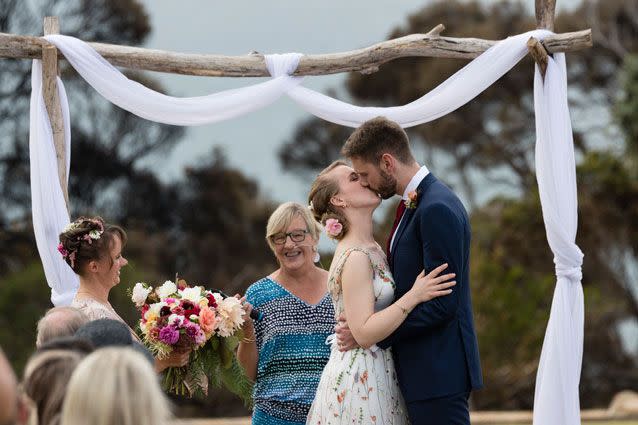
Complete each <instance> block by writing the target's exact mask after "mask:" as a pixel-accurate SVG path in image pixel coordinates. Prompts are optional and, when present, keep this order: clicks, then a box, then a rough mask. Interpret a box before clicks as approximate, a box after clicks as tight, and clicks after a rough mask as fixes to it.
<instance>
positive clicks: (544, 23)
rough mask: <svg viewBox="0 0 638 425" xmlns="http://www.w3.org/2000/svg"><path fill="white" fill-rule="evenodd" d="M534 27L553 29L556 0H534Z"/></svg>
mask: <svg viewBox="0 0 638 425" xmlns="http://www.w3.org/2000/svg"><path fill="white" fill-rule="evenodd" d="M535 6H536V7H535V9H536V24H537V25H536V28H543V29H546V30H550V31H554V15H555V13H556V0H536V3H535Z"/></svg>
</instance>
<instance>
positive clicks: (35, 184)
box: [29, 60, 80, 305]
mask: <svg viewBox="0 0 638 425" xmlns="http://www.w3.org/2000/svg"><path fill="white" fill-rule="evenodd" d="M57 81H58V95H59V97H60V103H61V105H62V116H63V119H64V142H65V148H66V149H65V150H66V158H67V161H66V175H67V182H68V176H69V168H70V164H71V124H70V120H69V103H68V101H67V98H66V92H65V91H64V84H62V80H61V79H60V78H58V79H57ZM29 156H30V158H31V165H30V173H31V215H32V219H33V231H34V233H35V241H36V245H37V247H38V252H39V253H40V258H41V260H42V266H43V267H44V274H45V276H46V279H47V282H48V284H49V286H50V287H51V301H52V302H53V304H54V305H69V304H71V301H72V300H73V296H74V295H75V291H76V290H77V288H78V286H79V284H80V282H79V280H78V277H77V275H76V274H75V273H73V270H71V267H69V266H68V265H67V264H66V263H65V262H64V260H62V256H61V255H60V253H59V252H58V249H57V246H58V235H59V234H60V232H61V231H62V229H64V228H65V227H66V225H67V224H69V212H68V211H67V208H66V203H65V201H64V194H63V193H62V188H61V187H60V184H59V181H60V180H59V179H60V178H59V177H58V163H57V159H56V153H55V146H54V144H53V132H52V130H51V123H50V122H49V116H48V115H47V110H46V106H45V104H44V97H43V96H42V63H41V61H39V60H34V61H33V67H32V72H31V104H30V123H29Z"/></svg>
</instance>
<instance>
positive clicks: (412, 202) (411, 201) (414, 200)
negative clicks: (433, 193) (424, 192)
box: [403, 190, 419, 210]
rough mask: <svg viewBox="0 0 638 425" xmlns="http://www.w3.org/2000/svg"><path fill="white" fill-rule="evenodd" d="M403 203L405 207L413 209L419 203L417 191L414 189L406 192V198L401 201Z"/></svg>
mask: <svg viewBox="0 0 638 425" xmlns="http://www.w3.org/2000/svg"><path fill="white" fill-rule="evenodd" d="M403 202H404V203H405V207H406V208H408V209H410V210H413V209H415V208H416V206H417V204H418V203H419V192H418V191H416V190H413V191H411V192H408V199H406V200H404V201H403Z"/></svg>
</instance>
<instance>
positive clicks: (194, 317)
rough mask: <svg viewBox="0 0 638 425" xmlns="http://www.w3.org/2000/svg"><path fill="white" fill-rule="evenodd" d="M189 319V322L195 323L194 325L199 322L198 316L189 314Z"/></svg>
mask: <svg viewBox="0 0 638 425" xmlns="http://www.w3.org/2000/svg"><path fill="white" fill-rule="evenodd" d="M189 319H191V322H195V323H197V322H199V316H198V315H196V314H191V316H190V317H189Z"/></svg>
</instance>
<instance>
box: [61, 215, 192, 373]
mask: <svg viewBox="0 0 638 425" xmlns="http://www.w3.org/2000/svg"><path fill="white" fill-rule="evenodd" d="M126 240H127V237H126V232H124V230H123V229H122V228H121V227H119V226H115V225H112V224H107V223H105V222H104V220H102V218H101V217H93V218H86V217H80V218H78V219H77V220H75V221H74V222H73V223H71V224H69V225H68V226H67V227H66V229H64V231H63V232H62V233H61V234H60V244H59V245H58V251H59V252H60V254H62V257H63V258H64V260H65V261H66V263H67V264H68V265H69V267H71V268H72V269H73V271H74V272H75V273H76V274H77V275H78V276H79V277H80V287H79V288H78V291H77V293H76V294H75V298H74V299H73V302H72V303H71V306H72V307H75V308H77V309H78V310H80V311H81V312H82V313H84V314H85V315H86V316H87V317H88V318H89V320H97V319H113V320H118V321H120V322H122V323H125V324H126V322H124V319H122V318H121V317H120V315H119V314H117V312H116V311H115V310H114V309H113V306H111V303H109V292H110V291H111V289H112V288H114V287H115V286H116V285H118V284H119V283H120V270H121V269H122V267H124V266H126V265H127V264H128V261H127V260H126V258H124V256H123V255H122V248H123V247H124V245H126ZM127 326H128V325H127ZM129 329H130V328H129ZM130 331H131V334H132V335H133V337H134V338H135V339H136V340H137V341H138V342H139V338H138V337H137V335H136V334H135V332H134V331H133V329H130ZM189 354H190V353H173V354H171V355H170V356H168V357H166V358H164V359H158V358H156V359H155V370H156V371H157V372H161V371H163V370H164V369H166V368H168V367H181V366H185V365H186V364H187V363H188V357H189Z"/></svg>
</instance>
